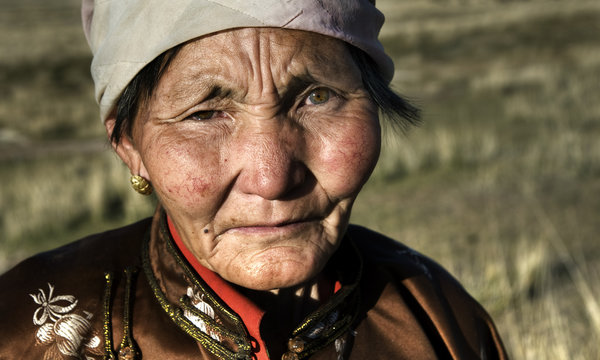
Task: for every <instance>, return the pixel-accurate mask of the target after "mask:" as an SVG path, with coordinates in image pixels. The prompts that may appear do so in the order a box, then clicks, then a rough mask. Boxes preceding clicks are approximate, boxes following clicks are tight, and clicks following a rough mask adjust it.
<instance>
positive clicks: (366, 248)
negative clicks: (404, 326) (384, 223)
mask: <svg viewBox="0 0 600 360" xmlns="http://www.w3.org/2000/svg"><path fill="white" fill-rule="evenodd" d="M348 235H349V237H350V238H351V239H352V240H353V242H354V243H355V244H356V246H357V248H358V250H359V252H360V253H361V254H362V255H363V258H364V267H365V269H364V276H363V284H367V283H368V285H367V286H368V287H369V290H370V291H373V292H376V293H378V294H380V293H381V291H383V290H382V289H383V287H385V286H390V285H391V286H393V287H395V288H396V291H397V292H399V293H401V294H402V296H403V297H410V300H409V302H411V303H412V304H413V305H414V307H415V308H418V310H416V311H418V312H420V314H421V315H425V316H426V317H427V318H428V320H427V322H429V324H428V325H427V326H433V328H435V331H436V332H438V333H439V334H440V337H442V338H443V339H444V341H446V346H448V347H449V348H451V350H450V352H451V353H452V351H456V353H462V354H463V355H464V356H462V357H461V356H459V357H458V358H471V356H474V357H473V358H477V357H483V358H489V359H505V358H506V354H505V350H504V347H503V344H502V341H501V340H500V337H499V335H498V332H497V330H496V328H495V325H494V323H493V321H492V320H491V318H490V316H489V315H488V313H487V312H486V310H485V309H484V308H483V307H482V306H481V305H480V304H479V303H478V302H477V301H476V300H475V299H474V298H473V297H472V296H471V295H470V294H469V293H468V292H467V291H466V290H465V289H464V287H463V286H462V285H461V284H460V283H459V282H458V281H457V280H456V279H455V278H454V277H453V276H452V275H451V274H450V273H449V272H448V271H447V270H445V269H444V268H443V267H442V266H441V265H439V264H438V263H437V262H435V261H434V260H432V259H430V258H428V257H427V256H425V255H423V254H421V253H419V252H417V251H415V250H413V249H411V248H409V247H407V246H406V245H403V244H402V243H400V242H398V241H396V240H394V239H391V238H389V237H386V236H384V235H382V234H379V233H377V232H375V231H372V230H369V229H367V228H364V227H361V226H356V225H350V227H349V228H348ZM375 284H379V285H375ZM377 286H379V288H377ZM388 293H389V292H388ZM374 301H378V300H374ZM452 348H454V349H452ZM459 348H462V349H465V350H461V349H459ZM454 355H456V354H454Z"/></svg>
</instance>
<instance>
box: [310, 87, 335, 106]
mask: <svg viewBox="0 0 600 360" xmlns="http://www.w3.org/2000/svg"><path fill="white" fill-rule="evenodd" d="M330 97H331V91H330V90H329V89H325V88H319V89H315V90H313V91H311V92H310V94H309V95H308V98H307V99H306V103H307V104H312V105H321V104H324V103H326V102H327V101H329V98H330Z"/></svg>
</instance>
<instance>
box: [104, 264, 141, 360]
mask: <svg viewBox="0 0 600 360" xmlns="http://www.w3.org/2000/svg"><path fill="white" fill-rule="evenodd" d="M137 273H138V270H137V269H135V268H132V267H128V268H126V269H125V293H124V301H123V302H124V304H123V339H122V340H121V344H120V346H119V351H118V355H115V351H114V348H113V341H112V339H113V331H112V300H113V299H112V291H113V287H114V285H113V284H114V275H113V273H111V272H107V273H105V274H104V279H105V285H104V296H103V310H104V323H103V331H102V332H103V334H104V360H116V359H119V360H135V359H141V352H140V350H139V348H138V346H137V344H136V343H135V341H134V339H133V336H132V333H131V322H132V318H131V316H132V309H133V301H132V296H131V294H132V292H133V290H134V285H135V277H136V275H137Z"/></svg>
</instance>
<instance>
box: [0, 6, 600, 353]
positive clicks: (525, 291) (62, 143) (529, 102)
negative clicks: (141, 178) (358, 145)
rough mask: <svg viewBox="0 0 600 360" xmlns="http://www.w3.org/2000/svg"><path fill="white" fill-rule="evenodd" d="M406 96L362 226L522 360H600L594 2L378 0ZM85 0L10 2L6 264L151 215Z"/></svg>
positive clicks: (3, 172)
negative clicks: (408, 107)
mask: <svg viewBox="0 0 600 360" xmlns="http://www.w3.org/2000/svg"><path fill="white" fill-rule="evenodd" d="M378 6H379V7H380V8H381V9H382V11H383V12H384V13H385V14H386V17H387V24H386V25H385V27H384V29H383V33H382V40H383V42H384V44H385V45H386V47H387V49H388V51H389V53H390V54H391V55H392V57H393V58H394V60H395V62H396V68H397V72H396V76H395V78H394V81H393V85H394V88H395V89H396V90H398V91H399V92H400V93H402V94H404V95H406V96H407V97H408V98H409V99H411V100H412V101H413V102H415V103H416V104H418V105H419V106H420V107H422V108H423V110H424V113H423V119H424V125H423V126H421V127H420V128H419V129H415V130H413V131H411V132H410V133H409V134H408V135H406V136H404V135H402V136H397V135H395V134H394V132H393V131H390V130H389V129H387V131H386V133H385V135H386V139H385V144H384V149H383V153H382V157H381V160H380V163H379V165H378V168H377V169H376V170H375V173H374V175H373V177H372V179H371V180H370V182H369V183H368V184H367V185H366V187H365V189H364V190H363V192H362V193H361V195H360V196H359V198H358V200H357V203H356V205H355V210H354V213H353V221H354V222H356V223H360V224H364V225H366V226H369V227H371V228H374V229H376V230H379V231H381V232H383V233H385V234H388V235H390V236H392V237H394V238H396V239H399V240H400V241H402V242H404V243H406V244H408V245H410V246H412V247H414V248H415V249H417V250H419V251H421V252H423V253H425V254H427V255H428V256H430V257H432V258H434V259H436V260H437V261H439V262H440V263H441V264H443V265H444V266H445V267H447V268H448V269H449V270H450V271H451V272H452V273H453V274H455V275H456V276H457V277H458V278H459V279H460V281H461V282H462V283H463V284H464V286H465V287H466V288H467V289H468V290H469V291H470V292H471V293H472V294H473V295H474V296H475V297H476V298H477V299H479V300H480V301H481V302H482V303H483V304H484V306H485V307H486V308H487V309H488V310H489V312H490V313H491V314H492V316H493V317H494V319H495V320H496V323H497V326H498V328H499V330H500V332H501V334H502V336H503V338H504V341H505V344H506V346H507V348H508V351H509V353H510V354H511V355H512V357H513V358H515V359H598V358H600V347H599V346H598V344H599V342H600V304H599V301H600V300H598V299H599V298H600V281H599V280H598V279H599V274H600V246H599V245H598V234H600V231H599V230H600V221H599V215H600V101H599V100H600V98H599V97H600V2H598V1H597V0H593V1H592V0H569V1H567V0H564V1H559V0H555V1H548V0H529V1H525V0H523V1H494V0H463V1H455V0H438V1H434V0H378ZM89 62H90V55H89V50H88V48H87V44H86V42H85V39H84V37H83V35H82V32H81V28H80V24H79V1H77V0H62V1H58V0H46V1H43V2H42V1H39V0H38V1H34V0H20V1H15V0H0V235H1V236H0V271H2V270H5V269H7V268H8V267H10V266H12V265H13V264H15V263H16V262H17V261H19V260H20V259H22V258H23V257H25V256H28V255H30V254H32V253H35V252H39V251H41V250H45V249H49V248H51V247H55V246H57V245H60V244H63V243H65V242H68V241H72V240H74V239H76V238H78V237H80V236H83V235H85V234H88V233H91V232H96V231H101V230H104V229H108V228H110V227H115V226H119V225H122V224H126V223H130V222H132V221H134V220H136V219H139V218H142V217H145V216H149V215H150V214H151V213H152V212H153V207H154V201H155V200H153V199H145V198H142V197H141V196H138V195H137V194H135V193H134V192H133V191H131V190H130V189H129V186H128V175H129V174H128V171H127V169H126V168H125V167H124V166H123V165H121V164H120V162H119V161H118V159H117V157H116V156H115V155H113V153H112V152H111V151H110V150H109V147H108V145H107V143H106V141H105V139H104V130H103V127H102V126H101V124H100V123H99V120H98V110H97V106H96V104H95V102H94V100H93V89H92V83H91V79H90V75H89Z"/></svg>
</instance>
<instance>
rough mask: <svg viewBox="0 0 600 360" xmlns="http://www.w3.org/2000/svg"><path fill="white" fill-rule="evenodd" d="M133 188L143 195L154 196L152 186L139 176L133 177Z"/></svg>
mask: <svg viewBox="0 0 600 360" xmlns="http://www.w3.org/2000/svg"><path fill="white" fill-rule="evenodd" d="M129 180H130V181H131V187H132V188H133V190H135V191H137V192H138V193H140V194H142V195H150V194H152V185H151V184H150V183H149V182H148V180H146V179H144V178H143V177H141V176H139V175H131V179H129Z"/></svg>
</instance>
